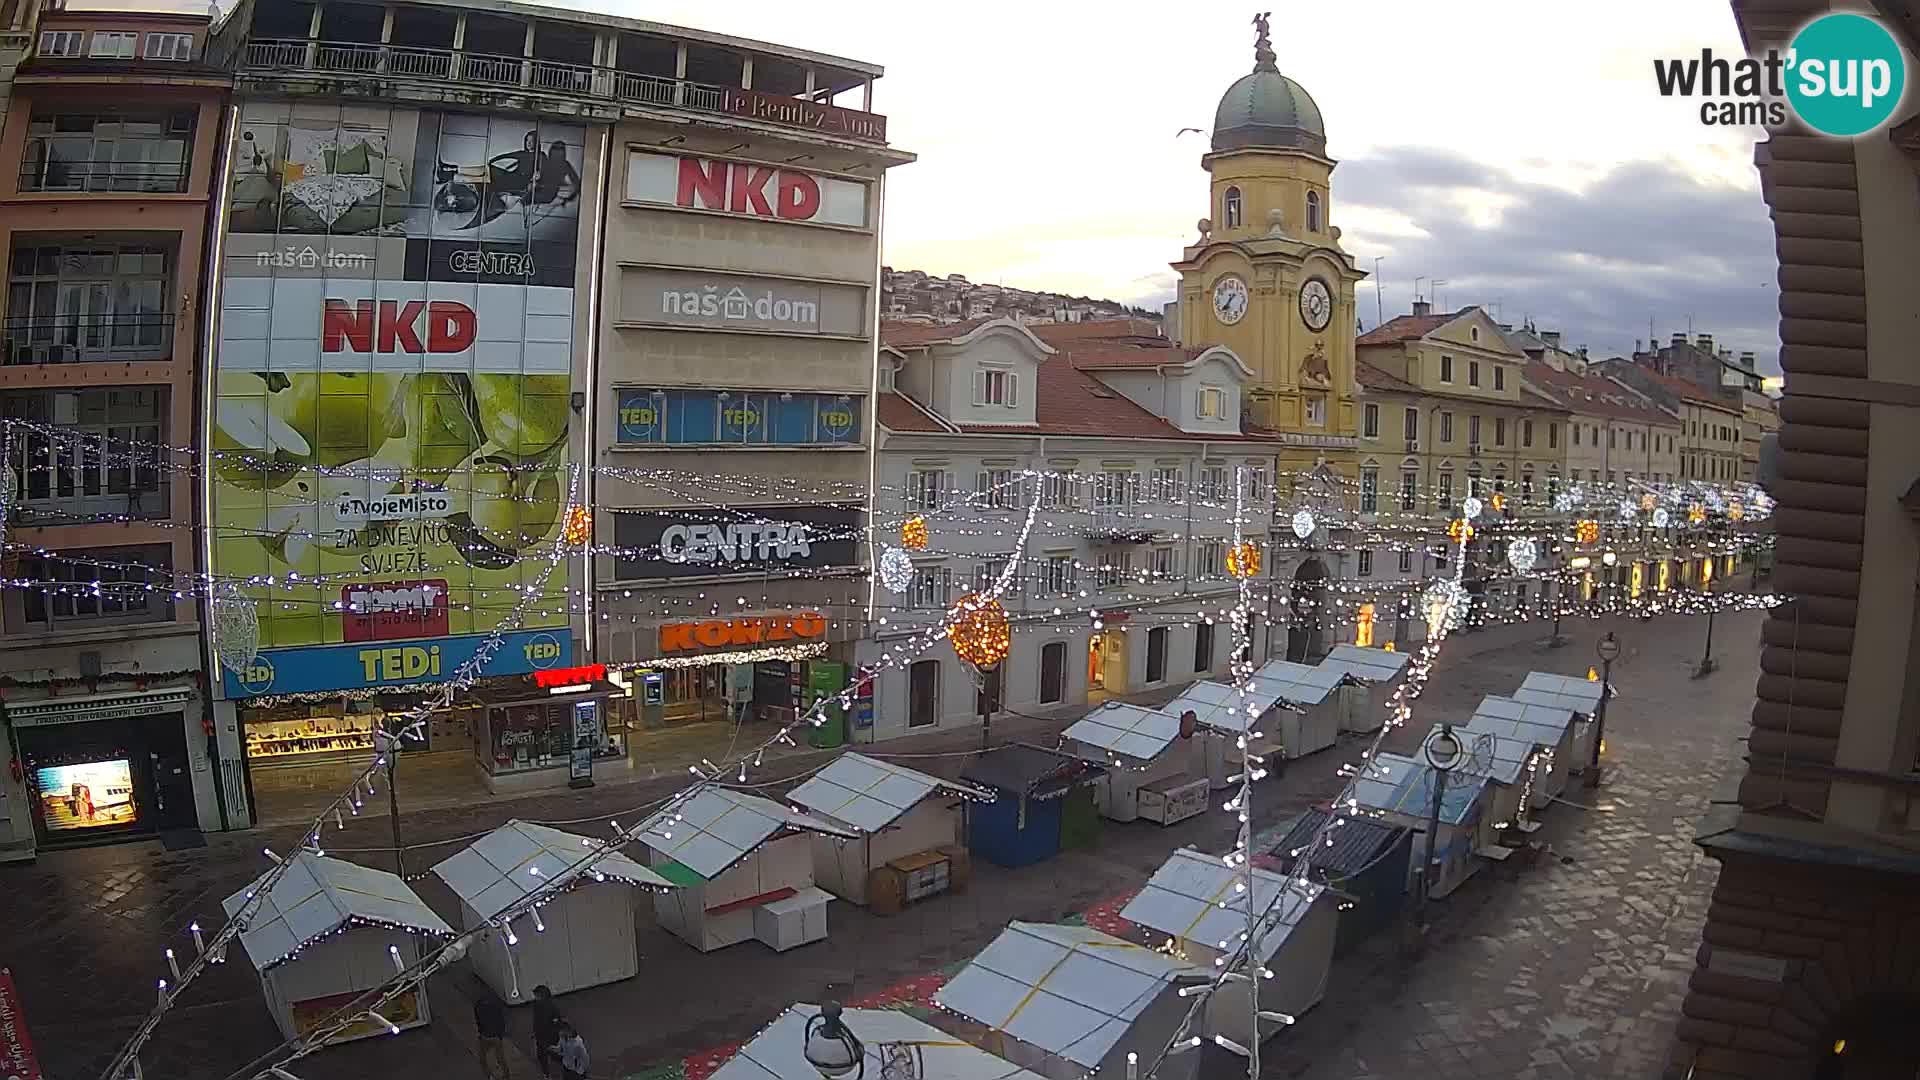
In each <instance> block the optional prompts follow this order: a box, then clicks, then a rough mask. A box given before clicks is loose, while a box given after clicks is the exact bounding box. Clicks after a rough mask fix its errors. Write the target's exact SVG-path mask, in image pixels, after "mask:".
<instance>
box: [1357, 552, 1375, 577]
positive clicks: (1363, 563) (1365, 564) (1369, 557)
mask: <svg viewBox="0 0 1920 1080" xmlns="http://www.w3.org/2000/svg"><path fill="white" fill-rule="evenodd" d="M1358 572H1359V575H1360V576H1361V577H1372V576H1373V549H1372V548H1361V549H1360V569H1359V571H1358Z"/></svg>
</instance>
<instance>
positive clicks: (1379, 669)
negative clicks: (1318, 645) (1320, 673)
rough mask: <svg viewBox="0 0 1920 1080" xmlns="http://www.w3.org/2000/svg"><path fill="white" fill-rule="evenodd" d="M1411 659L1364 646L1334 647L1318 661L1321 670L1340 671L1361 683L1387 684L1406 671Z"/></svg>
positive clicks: (1399, 654) (1396, 653)
mask: <svg viewBox="0 0 1920 1080" xmlns="http://www.w3.org/2000/svg"><path fill="white" fill-rule="evenodd" d="M1411 659H1412V657H1410V656H1408V655H1407V654H1406V653H1403V652H1388V651H1387V650H1386V649H1370V648H1367V647H1366V646H1364V645H1335V646H1334V647H1333V650H1332V651H1331V652H1329V653H1327V658H1326V659H1325V660H1322V661H1320V666H1321V667H1322V668H1329V669H1332V670H1334V671H1341V672H1344V673H1346V674H1348V675H1351V676H1353V677H1354V678H1356V679H1359V680H1360V681H1361V682H1370V683H1382V682H1389V681H1391V680H1392V679H1394V678H1395V677H1397V676H1398V675H1399V674H1400V673H1401V672H1402V671H1405V670H1406V669H1407V663H1408V661H1409V660H1411Z"/></svg>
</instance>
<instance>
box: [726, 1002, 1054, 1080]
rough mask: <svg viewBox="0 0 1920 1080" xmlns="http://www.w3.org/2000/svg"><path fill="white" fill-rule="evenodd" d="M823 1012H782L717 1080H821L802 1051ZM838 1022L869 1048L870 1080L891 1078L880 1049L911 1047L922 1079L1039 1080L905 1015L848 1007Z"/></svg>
mask: <svg viewBox="0 0 1920 1080" xmlns="http://www.w3.org/2000/svg"><path fill="white" fill-rule="evenodd" d="M819 1011H820V1007H819V1006H817V1005H795V1006H793V1007H792V1008H790V1009H788V1010H787V1011H786V1012H784V1013H781V1014H780V1018H779V1019H778V1020H775V1021H774V1022H773V1023H772V1024H770V1025H768V1027H767V1029H766V1030H765V1031H762V1032H761V1033H760V1034H759V1035H758V1036H757V1037H755V1038H754V1040H753V1041H752V1042H750V1043H748V1044H747V1045H745V1046H743V1047H741V1048H740V1052H739V1053H737V1054H735V1055H734V1056H733V1058H732V1060H730V1061H728V1062H727V1063H726V1064H725V1065H722V1066H720V1068H719V1070H718V1071H716V1072H715V1073H714V1074H713V1080H820V1071H819V1070H818V1069H815V1068H814V1067H813V1066H812V1065H809V1064H807V1057H806V1052H805V1049H804V1048H805V1040H806V1032H807V1021H808V1020H811V1019H812V1018H813V1017H814V1016H815V1015H816V1014H818V1013H819ZM840 1021H841V1023H844V1024H846V1025H847V1027H848V1028H849V1029H850V1030H851V1031H852V1032H853V1034H854V1037H856V1038H858V1039H859V1040H860V1042H861V1043H862V1044H863V1045H864V1046H865V1047H866V1050H867V1075H868V1076H870V1077H876V1078H877V1077H880V1076H886V1075H892V1074H890V1073H885V1072H883V1066H885V1065H886V1064H887V1061H886V1058H885V1057H883V1056H882V1051H881V1047H882V1046H883V1045H884V1046H900V1047H905V1048H908V1049H910V1050H911V1051H912V1052H913V1055H914V1057H915V1058H916V1059H918V1060H919V1061H921V1062H924V1063H925V1065H926V1072H925V1074H924V1080H1041V1078H1040V1076H1039V1075H1037V1074H1035V1073H1030V1072H1028V1071H1027V1070H1025V1069H1022V1068H1020V1067H1019V1066H1017V1065H1015V1064H1013V1063H1012V1062H1010V1061H1008V1060H1006V1059H1005V1058H998V1057H994V1056H993V1055H992V1054H989V1053H987V1052H986V1051H985V1050H982V1049H980V1048H979V1047H976V1046H973V1045H971V1044H968V1043H964V1042H961V1041H960V1040H959V1039H956V1038H954V1037H953V1036H951V1035H949V1034H947V1033H946V1032H944V1031H941V1030H939V1029H938V1028H934V1027H930V1026H928V1025H926V1024H923V1023H921V1022H920V1021H918V1020H915V1019H914V1018H913V1017H911V1016H908V1015H907V1014H906V1013H903V1012H895V1011H894V1010H892V1009H847V1010H845V1011H844V1012H842V1013H841V1014H840Z"/></svg>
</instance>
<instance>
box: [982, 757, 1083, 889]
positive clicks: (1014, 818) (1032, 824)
mask: <svg viewBox="0 0 1920 1080" xmlns="http://www.w3.org/2000/svg"><path fill="white" fill-rule="evenodd" d="M1104 771H1105V770H1103V769H1101V768H1100V767H1099V766H1097V765H1090V764H1088V763H1087V762H1084V761H1082V760H1080V759H1079V758H1075V757H1071V756H1069V755H1066V754H1062V753H1057V752H1055V751H1052V750H1046V749H1042V748H1041V747H1038V746H1028V745H1026V744H1025V743H1009V744H1008V745H1006V746H999V747H995V748H994V749H992V750H983V751H981V752H980V753H978V754H976V755H974V756H973V757H972V758H970V759H968V761H967V765H966V767H965V768H964V769H962V770H961V771H960V779H962V780H965V781H966V782H968V783H970V784H973V785H975V786H978V787H982V788H987V789H989V790H991V791H993V792H994V793H995V795H996V796H997V797H996V798H995V799H994V801H993V802H991V803H985V804H982V805H978V806H975V807H973V808H972V821H971V822H970V823H969V824H968V827H967V846H968V847H969V848H970V849H972V851H973V853H974V854H975V855H978V856H979V857H981V858H983V859H985V860H987V861H988V862H990V863H993V864H994V865H996V866H1006V867H1015V866H1027V865H1030V864H1032V863H1037V862H1042V861H1044V860H1047V859H1051V858H1053V857H1054V856H1055V855H1057V854H1059V853H1060V850H1061V849H1062V848H1065V847H1081V846H1086V845H1087V844H1089V843H1091V838H1090V837H1089V836H1088V835H1087V834H1088V833H1089V831H1090V830H1097V829H1098V825H1099V820H1100V818H1099V811H1097V810H1095V809H1094V803H1093V788H1094V784H1095V783H1096V782H1097V781H1098V780H1099V778H1100V775H1101V774H1102V773H1103V772H1104Z"/></svg>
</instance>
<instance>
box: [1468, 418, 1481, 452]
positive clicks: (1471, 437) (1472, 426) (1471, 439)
mask: <svg viewBox="0 0 1920 1080" xmlns="http://www.w3.org/2000/svg"><path fill="white" fill-rule="evenodd" d="M1467 444H1468V445H1469V446H1473V447H1476V448H1477V447H1479V445H1480V418H1479V417H1478V416H1469V417H1467Z"/></svg>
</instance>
